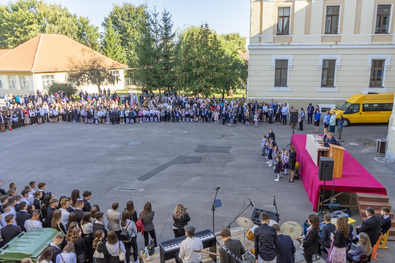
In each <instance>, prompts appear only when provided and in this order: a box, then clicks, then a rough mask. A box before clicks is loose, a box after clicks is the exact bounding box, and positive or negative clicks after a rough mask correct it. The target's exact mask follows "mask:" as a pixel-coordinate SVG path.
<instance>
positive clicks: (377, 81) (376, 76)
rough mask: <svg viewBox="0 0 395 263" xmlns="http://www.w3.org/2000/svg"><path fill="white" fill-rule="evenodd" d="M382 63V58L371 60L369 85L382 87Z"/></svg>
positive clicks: (383, 62)
mask: <svg viewBox="0 0 395 263" xmlns="http://www.w3.org/2000/svg"><path fill="white" fill-rule="evenodd" d="M384 64H385V60H384V59H376V60H372V68H371V70H370V87H379V88H380V87H383V75H384Z"/></svg>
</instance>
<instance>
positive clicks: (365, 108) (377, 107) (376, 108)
mask: <svg viewBox="0 0 395 263" xmlns="http://www.w3.org/2000/svg"><path fill="white" fill-rule="evenodd" d="M380 106H381V104H378V103H375V104H363V109H362V110H363V111H381V107H380Z"/></svg>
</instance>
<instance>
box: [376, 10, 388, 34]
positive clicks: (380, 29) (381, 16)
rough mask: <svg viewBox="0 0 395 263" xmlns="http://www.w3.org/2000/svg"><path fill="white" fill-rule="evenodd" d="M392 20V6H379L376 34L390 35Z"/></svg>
mask: <svg viewBox="0 0 395 263" xmlns="http://www.w3.org/2000/svg"><path fill="white" fill-rule="evenodd" d="M390 18H391V5H378V6H377V17H376V31H375V32H376V34H388V33H389V26H390Z"/></svg>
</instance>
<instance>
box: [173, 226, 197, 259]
mask: <svg viewBox="0 0 395 263" xmlns="http://www.w3.org/2000/svg"><path fill="white" fill-rule="evenodd" d="M184 230H185V234H186V236H187V238H186V239H184V240H183V241H182V242H181V245H180V252H179V253H176V257H175V259H176V262H177V263H181V262H182V263H199V262H201V260H202V256H201V254H200V253H198V252H193V251H194V250H203V243H202V241H201V240H200V239H198V238H196V237H195V228H194V227H193V226H189V225H186V226H185V227H184Z"/></svg>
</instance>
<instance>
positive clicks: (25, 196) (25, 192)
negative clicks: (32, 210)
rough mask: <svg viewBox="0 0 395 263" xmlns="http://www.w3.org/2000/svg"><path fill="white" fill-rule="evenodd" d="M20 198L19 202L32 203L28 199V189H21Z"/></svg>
mask: <svg viewBox="0 0 395 263" xmlns="http://www.w3.org/2000/svg"><path fill="white" fill-rule="evenodd" d="M21 195H22V199H21V202H26V204H27V205H31V204H32V203H31V202H30V201H29V190H26V189H23V190H22V192H21Z"/></svg>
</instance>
